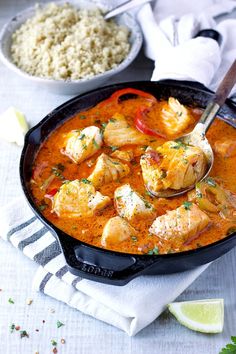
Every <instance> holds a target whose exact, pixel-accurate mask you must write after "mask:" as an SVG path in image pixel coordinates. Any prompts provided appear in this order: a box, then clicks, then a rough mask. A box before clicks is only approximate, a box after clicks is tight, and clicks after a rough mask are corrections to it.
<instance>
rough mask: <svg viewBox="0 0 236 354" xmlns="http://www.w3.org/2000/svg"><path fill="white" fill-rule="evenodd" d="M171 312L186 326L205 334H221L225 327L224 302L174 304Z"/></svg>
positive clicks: (170, 306)
mask: <svg viewBox="0 0 236 354" xmlns="http://www.w3.org/2000/svg"><path fill="white" fill-rule="evenodd" d="M168 308H169V310H170V312H171V313H172V314H173V315H174V316H175V317H176V319H177V320H178V321H179V322H180V323H181V324H182V325H184V326H186V327H188V328H189V329H192V330H193V331H198V332H203V333H220V332H222V330H223V325H224V300H223V299H207V300H198V301H185V302H172V303H171V304H169V305H168Z"/></svg>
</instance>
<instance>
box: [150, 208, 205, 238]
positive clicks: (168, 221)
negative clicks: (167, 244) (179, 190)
mask: <svg viewBox="0 0 236 354" xmlns="http://www.w3.org/2000/svg"><path fill="white" fill-rule="evenodd" d="M209 222H210V219H209V217H208V216H207V214H205V213H204V212H203V211H201V210H200V209H199V208H198V206H197V205H196V204H193V203H191V202H185V203H184V204H183V205H181V206H180V207H179V208H177V209H175V210H171V211H167V213H166V214H164V215H162V216H159V217H158V218H156V220H154V222H153V224H152V226H151V227H150V229H149V232H150V233H151V234H154V235H156V236H158V237H160V238H161V239H165V240H171V241H175V240H176V241H177V242H181V243H182V244H183V243H185V242H186V241H190V240H192V239H194V238H196V237H197V236H198V234H199V233H200V232H201V231H202V230H203V229H204V228H205V227H206V226H207V225H208V224H209Z"/></svg>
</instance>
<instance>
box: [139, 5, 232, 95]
mask: <svg viewBox="0 0 236 354" xmlns="http://www.w3.org/2000/svg"><path fill="white" fill-rule="evenodd" d="M191 7H192V11H191ZM234 7H235V8H236V1H220V0H218V1H217V2H216V1H213V0H204V1H203V0H198V1H197V2H196V6H195V5H194V2H192V1H191V2H188V1H186V0H178V1H171V2H170V1H169V0H167V1H164V0H163V1H161V0H160V1H156V2H155V3H154V5H153V6H151V5H150V4H145V5H144V6H143V7H142V8H141V10H140V11H139V12H138V14H137V17H138V20H139V22H140V25H141V27H142V30H143V34H144V40H145V53H146V55H147V57H149V58H150V59H152V60H154V61H155V69H154V72H153V75H152V79H151V80H153V81H154V80H161V79H177V80H178V79H179V80H192V81H198V82H200V83H202V84H204V85H205V86H207V87H209V88H211V89H213V90H215V89H216V87H217V85H218V84H219V82H220V80H221V79H222V77H223V76H224V74H225V73H226V71H227V70H228V69H229V67H230V64H232V63H233V61H234V59H235V58H236V20H230V19H229V20H225V21H222V22H219V21H218V22H219V24H216V22H215V20H214V18H213V17H216V16H219V15H221V14H223V13H226V12H229V11H231V10H232V9H233V8H234ZM166 16H167V17H166ZM163 17H164V19H163ZM209 28H212V29H216V30H217V31H218V32H220V34H221V35H222V38H223V41H222V44H221V46H219V45H218V44H217V42H216V41H215V40H213V39H211V38H203V37H197V38H194V37H195V36H196V34H197V33H198V32H199V31H200V30H202V29H209ZM232 92H236V86H235V87H234V90H233V91H232Z"/></svg>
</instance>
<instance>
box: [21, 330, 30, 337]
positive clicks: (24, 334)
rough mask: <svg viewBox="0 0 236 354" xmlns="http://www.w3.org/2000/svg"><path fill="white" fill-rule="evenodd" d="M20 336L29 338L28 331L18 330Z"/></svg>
mask: <svg viewBox="0 0 236 354" xmlns="http://www.w3.org/2000/svg"><path fill="white" fill-rule="evenodd" d="M20 337H21V338H24V337H27V338H29V335H28V333H27V332H26V331H20Z"/></svg>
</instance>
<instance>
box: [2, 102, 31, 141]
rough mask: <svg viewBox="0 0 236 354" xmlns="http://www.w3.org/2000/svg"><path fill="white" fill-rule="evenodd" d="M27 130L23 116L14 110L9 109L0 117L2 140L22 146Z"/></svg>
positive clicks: (12, 108)
mask: <svg viewBox="0 0 236 354" xmlns="http://www.w3.org/2000/svg"><path fill="white" fill-rule="evenodd" d="M28 129H29V128H28V124H27V122H26V120H25V116H24V114H23V113H22V112H20V111H18V110H17V109H16V108H14V107H10V108H8V109H7V110H6V111H5V112H3V113H2V114H1V115H0V137H1V138H2V139H4V140H6V141H8V142H10V143H17V144H18V145H23V144H24V136H25V133H26V132H27V131H28Z"/></svg>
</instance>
